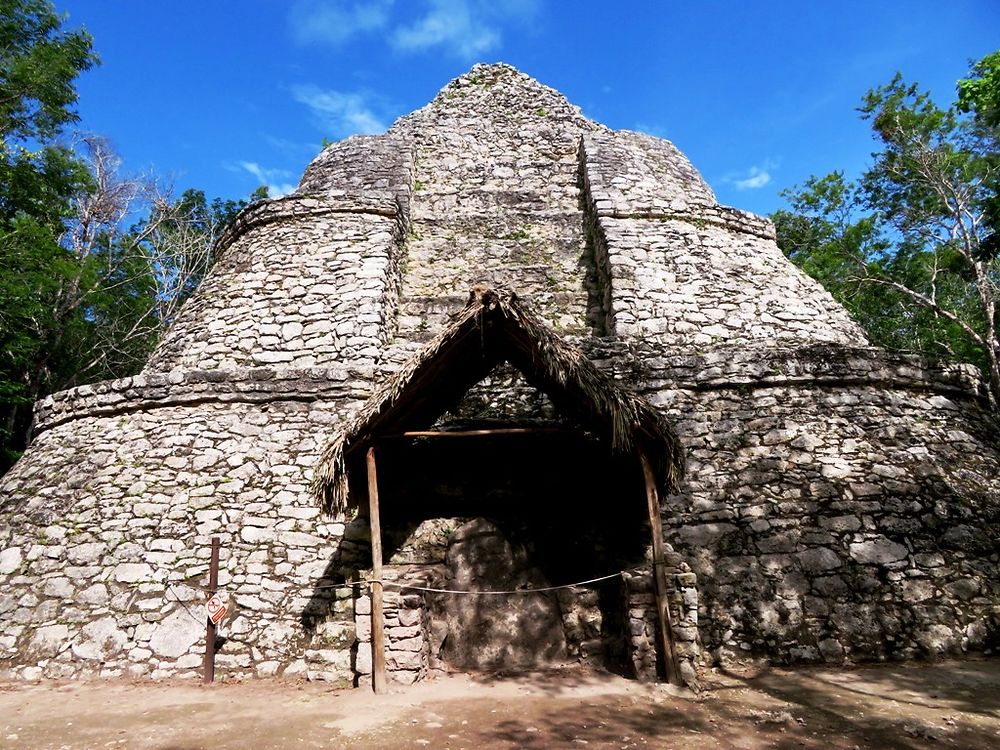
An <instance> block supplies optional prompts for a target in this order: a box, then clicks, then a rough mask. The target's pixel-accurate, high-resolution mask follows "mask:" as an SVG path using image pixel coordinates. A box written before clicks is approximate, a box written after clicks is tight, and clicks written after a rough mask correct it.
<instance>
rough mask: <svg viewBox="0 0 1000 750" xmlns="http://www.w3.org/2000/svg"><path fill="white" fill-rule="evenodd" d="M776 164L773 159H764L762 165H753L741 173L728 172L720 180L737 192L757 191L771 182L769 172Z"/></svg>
mask: <svg viewBox="0 0 1000 750" xmlns="http://www.w3.org/2000/svg"><path fill="white" fill-rule="evenodd" d="M777 167H778V163H777V162H776V161H775V160H773V159H765V160H764V162H763V163H762V164H755V165H754V166H752V167H750V168H749V169H747V170H745V171H743V172H735V173H734V172H730V173H729V174H727V175H726V176H725V177H723V178H722V181H723V182H726V183H729V184H730V185H732V186H733V187H734V188H736V189H737V190H759V189H760V188H762V187H764V186H765V185H768V184H770V182H771V172H773V171H774V170H775V169H777Z"/></svg>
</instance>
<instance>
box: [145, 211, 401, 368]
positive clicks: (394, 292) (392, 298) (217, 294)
mask: <svg viewBox="0 0 1000 750" xmlns="http://www.w3.org/2000/svg"><path fill="white" fill-rule="evenodd" d="M401 216H402V214H401V213H400V211H399V207H398V206H397V205H396V204H394V203H386V202H379V201H377V200H372V201H368V202H365V203H359V202H358V201H354V202H352V203H349V204H345V203H344V202H343V200H340V201H339V202H336V201H333V200H331V199H328V198H326V199H322V200H321V199H316V198H300V197H295V196H293V197H291V198H286V199H280V200H279V201H274V202H271V203H267V204H264V205H260V206H256V207H252V208H250V209H248V211H247V212H245V213H244V215H243V217H242V219H241V224H239V225H238V226H237V231H234V232H233V233H232V234H231V235H230V236H227V237H224V238H223V240H222V243H221V247H222V249H221V250H220V251H219V257H218V259H217V261H216V265H215V267H214V268H213V270H212V272H211V273H210V274H209V276H208V277H207V278H206V279H205V280H204V282H203V283H202V285H201V286H200V287H199V289H198V291H197V292H196V294H195V296H194V297H192V298H191V299H190V300H189V301H188V302H187V303H186V304H185V305H184V307H183V308H182V309H181V311H180V313H179V315H178V319H177V322H176V323H175V324H174V326H173V327H172V328H171V329H170V331H169V332H168V333H167V334H166V336H164V339H163V341H162V342H161V344H160V345H159V346H158V347H157V350H156V351H155V352H154V354H153V356H152V357H151V358H150V360H149V363H148V364H147V366H146V368H145V372H147V373H155V372H164V371H169V370H176V369H187V368H191V369H221V370H225V369H232V368H235V367H253V366H265V365H280V366H284V367H294V368H302V367H314V366H317V365H329V364H333V363H336V362H350V361H356V360H368V361H373V360H375V359H376V358H377V357H378V355H379V352H380V350H381V347H382V346H383V345H384V344H385V342H386V341H387V340H388V339H389V338H390V337H391V335H392V333H393V331H394V328H395V322H396V321H395V318H396V307H397V298H398V284H397V276H398V271H397V269H398V265H399V260H400V241H401V234H402V231H403V228H402V219H401Z"/></svg>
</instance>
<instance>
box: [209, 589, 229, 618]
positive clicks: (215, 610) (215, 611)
mask: <svg viewBox="0 0 1000 750" xmlns="http://www.w3.org/2000/svg"><path fill="white" fill-rule="evenodd" d="M205 609H206V611H207V612H208V619H209V620H211V621H212V624H213V625H218V624H219V623H220V622H222V618H223V617H225V616H226V611H227V610H228V608H227V607H226V602H225V601H223V599H222V597H221V596H219V595H218V594H216V595H215V596H213V597H212V598H211V599H209V600H208V601H207V602H205Z"/></svg>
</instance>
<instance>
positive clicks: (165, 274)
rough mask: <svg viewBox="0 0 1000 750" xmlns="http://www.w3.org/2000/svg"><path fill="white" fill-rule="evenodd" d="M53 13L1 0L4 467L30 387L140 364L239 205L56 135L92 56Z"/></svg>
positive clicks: (0, 461)
mask: <svg viewBox="0 0 1000 750" xmlns="http://www.w3.org/2000/svg"><path fill="white" fill-rule="evenodd" d="M60 24H61V19H60V18H59V17H58V16H57V15H56V14H55V12H54V11H53V9H52V6H51V5H50V4H49V3H48V2H43V1H42V0H0V135H2V137H3V140H2V144H0V473H2V472H3V471H6V469H7V468H9V466H10V465H11V464H12V463H13V461H14V460H15V459H16V458H17V456H18V455H19V452H20V450H21V449H22V448H23V447H24V442H25V437H26V434H27V431H28V427H29V425H30V421H31V410H32V405H33V403H34V402H35V401H36V400H37V399H38V398H40V397H42V396H44V395H46V394H48V393H51V392H52V391H55V390H61V389H63V388H67V387H72V386H74V385H78V384H82V383H86V382H92V381H95V380H101V379H106V378H115V377H124V376H126V375H131V374H134V373H135V372H137V371H138V370H140V369H141V368H142V366H143V364H144V363H145V361H146V359H147V357H148V355H149V353H150V351H151V350H152V348H153V347H154V346H155V345H156V343H157V341H158V340H159V337H160V335H161V333H162V331H163V330H164V328H165V327H166V326H167V325H169V323H170V322H171V321H172V320H173V318H174V316H175V315H176V311H177V309H178V307H179V306H180V305H181V304H182V303H183V301H184V300H185V299H187V297H188V296H190V294H191V293H192V292H193V290H194V289H195V288H196V287H197V285H198V283H199V282H200V280H201V278H202V277H203V276H204V275H205V273H207V272H208V270H209V269H210V267H211V264H212V260H213V258H212V250H213V246H214V243H215V240H216V239H217V238H218V236H219V235H220V234H221V232H222V229H223V228H224V226H225V225H226V224H227V223H228V222H229V221H230V220H231V219H232V217H233V216H234V215H235V214H236V212H238V211H239V210H240V209H241V208H242V207H243V206H244V205H245V203H244V202H243V201H221V200H218V199H217V200H215V201H212V202H211V203H210V202H209V201H208V200H207V199H206V198H205V195H204V193H203V192H201V191H197V190H189V191H187V192H185V193H184V194H182V195H181V196H180V198H178V199H176V200H175V199H174V198H173V197H172V196H171V192H170V191H169V190H168V189H166V188H164V187H163V186H161V185H160V184H158V182H157V181H156V180H155V179H152V178H149V177H134V176H127V175H123V174H122V171H121V159H120V158H119V157H118V155H117V154H116V153H115V152H114V150H113V149H112V148H111V146H110V145H109V144H108V142H107V141H106V140H105V139H103V138H100V137H97V136H85V137H77V138H76V139H74V140H72V141H69V142H66V141H60V140H56V139H57V137H59V136H61V133H62V129H63V128H64V127H65V126H66V125H67V124H70V123H72V122H74V121H76V119H77V118H76V114H75V112H74V111H73V109H72V107H73V105H74V104H75V102H76V90H75V88H74V80H75V78H76V76H77V75H78V74H79V73H80V72H82V71H84V70H86V69H88V68H90V67H91V66H92V65H94V64H95V63H96V62H97V58H96V56H95V55H94V54H93V52H92V50H91V39H90V37H89V36H88V35H87V34H86V33H85V32H82V31H70V32H65V31H62V30H60Z"/></svg>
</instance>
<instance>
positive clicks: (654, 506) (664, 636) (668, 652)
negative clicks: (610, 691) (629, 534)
mask: <svg viewBox="0 0 1000 750" xmlns="http://www.w3.org/2000/svg"><path fill="white" fill-rule="evenodd" d="M639 461H640V463H642V475H643V478H644V479H645V481H646V508H647V510H648V511H649V527H650V530H651V531H652V533H653V590H654V592H655V594H656V614H657V617H656V620H657V623H658V624H659V627H658V628H657V631H658V632H657V635H658V636H659V641H660V643H659V645H660V653H661V654H662V656H663V671H664V674H665V675H666V677H667V682H669V683H670V684H671V685H679V684H680V679H679V677H678V674H677V656H676V654H675V653H674V632H673V628H672V627H671V623H670V603H669V601H668V599H667V592H668V588H667V572H666V570H664V548H663V547H664V545H663V522H662V521H661V520H660V493H659V492H658V491H657V489H656V477H655V476H654V474H653V468H652V466H650V463H649V459H648V458H647V457H646V454H645V453H643V452H642V450H641V449H640V450H639Z"/></svg>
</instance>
